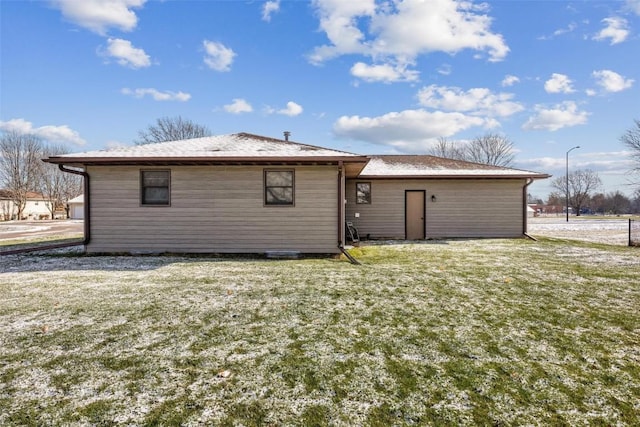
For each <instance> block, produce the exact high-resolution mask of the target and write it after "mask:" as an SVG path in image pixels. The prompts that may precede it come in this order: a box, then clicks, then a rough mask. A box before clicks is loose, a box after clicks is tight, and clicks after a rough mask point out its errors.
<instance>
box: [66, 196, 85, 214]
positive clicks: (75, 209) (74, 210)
mask: <svg viewBox="0 0 640 427" xmlns="http://www.w3.org/2000/svg"><path fill="white" fill-rule="evenodd" d="M67 205H69V218H70V219H84V194H81V195H79V196H78V197H74V198H73V199H71V200H69V201H68V202H67Z"/></svg>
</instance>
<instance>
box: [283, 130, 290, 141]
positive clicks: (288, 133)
mask: <svg viewBox="0 0 640 427" xmlns="http://www.w3.org/2000/svg"><path fill="white" fill-rule="evenodd" d="M290 136H291V132H289V131H288V130H285V131H284V140H285V141H289V137H290Z"/></svg>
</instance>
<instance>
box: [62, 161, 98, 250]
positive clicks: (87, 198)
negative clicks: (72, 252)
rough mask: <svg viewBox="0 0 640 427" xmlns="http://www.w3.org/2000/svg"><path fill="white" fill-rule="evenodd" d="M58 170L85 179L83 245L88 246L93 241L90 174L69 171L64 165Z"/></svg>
mask: <svg viewBox="0 0 640 427" xmlns="http://www.w3.org/2000/svg"><path fill="white" fill-rule="evenodd" d="M58 168H59V169H60V170H61V171H62V172H67V173H72V174H74V175H80V176H82V177H83V178H84V240H83V241H82V244H83V245H84V246H85V249H86V246H87V245H88V244H89V241H90V240H91V209H90V208H89V206H90V204H91V203H90V202H91V192H90V189H91V187H90V185H89V174H88V173H87V172H86V171H77V170H74V169H67V168H65V167H64V165H63V164H59V165H58Z"/></svg>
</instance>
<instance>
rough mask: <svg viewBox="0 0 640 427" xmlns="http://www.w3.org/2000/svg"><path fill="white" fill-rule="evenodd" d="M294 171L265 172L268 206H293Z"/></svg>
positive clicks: (265, 202)
mask: <svg viewBox="0 0 640 427" xmlns="http://www.w3.org/2000/svg"><path fill="white" fill-rule="evenodd" d="M293 180H294V173H293V171H292V170H286V171H285V170H266V171H264V204H265V205H268V206H293V184H294V182H293Z"/></svg>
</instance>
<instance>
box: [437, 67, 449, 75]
mask: <svg viewBox="0 0 640 427" xmlns="http://www.w3.org/2000/svg"><path fill="white" fill-rule="evenodd" d="M436 71H437V72H438V74H441V75H443V76H449V75H451V72H452V70H451V64H442V65H441V66H439V67H438V68H437V69H436Z"/></svg>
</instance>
